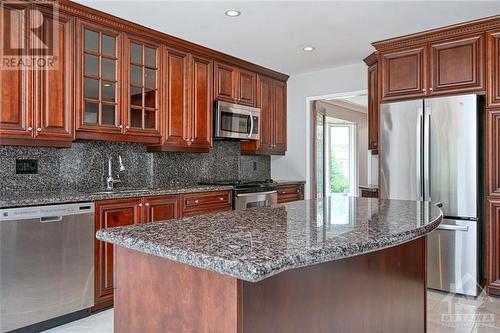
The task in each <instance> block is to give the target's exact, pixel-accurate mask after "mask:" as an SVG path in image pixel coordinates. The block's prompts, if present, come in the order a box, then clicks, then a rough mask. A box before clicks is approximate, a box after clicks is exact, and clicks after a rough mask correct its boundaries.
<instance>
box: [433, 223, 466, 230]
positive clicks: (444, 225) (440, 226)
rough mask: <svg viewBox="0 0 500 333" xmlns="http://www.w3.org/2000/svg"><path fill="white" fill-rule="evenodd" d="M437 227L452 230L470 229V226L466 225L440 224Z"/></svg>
mask: <svg viewBox="0 0 500 333" xmlns="http://www.w3.org/2000/svg"><path fill="white" fill-rule="evenodd" d="M436 229H439V230H451V231H468V230H469V227H468V226H466V225H449V224H442V225H439V226H438V227H437V228H436Z"/></svg>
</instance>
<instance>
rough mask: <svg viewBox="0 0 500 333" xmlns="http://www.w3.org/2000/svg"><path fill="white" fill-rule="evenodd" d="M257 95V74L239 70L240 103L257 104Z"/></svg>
mask: <svg viewBox="0 0 500 333" xmlns="http://www.w3.org/2000/svg"><path fill="white" fill-rule="evenodd" d="M256 95H257V74H256V73H254V72H249V71H246V70H242V69H240V70H238V101H237V102H238V103H239V104H244V105H249V106H255V103H256Z"/></svg>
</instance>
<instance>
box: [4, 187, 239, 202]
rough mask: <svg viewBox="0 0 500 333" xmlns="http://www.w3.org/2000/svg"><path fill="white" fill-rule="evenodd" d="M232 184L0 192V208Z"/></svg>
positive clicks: (183, 191)
mask: <svg viewBox="0 0 500 333" xmlns="http://www.w3.org/2000/svg"><path fill="white" fill-rule="evenodd" d="M232 189H233V187H232V186H214V185H184V186H180V185H179V186H169V187H161V188H150V189H127V188H119V187H117V188H116V190H115V191H111V192H109V191H98V192H81V191H75V190H62V191H58V192H39V193H17V194H1V195H0V208H12V207H23V206H35V205H51V204H61V203H71V202H83V201H97V200H106V199H123V198H135V197H149V196H158V195H168V194H180V193H195V192H208V191H222V190H232Z"/></svg>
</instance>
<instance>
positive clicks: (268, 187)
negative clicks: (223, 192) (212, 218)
mask: <svg viewBox="0 0 500 333" xmlns="http://www.w3.org/2000/svg"><path fill="white" fill-rule="evenodd" d="M200 184H201V185H229V186H233V209H234V210H244V209H248V208H253V207H265V206H271V205H274V204H276V203H278V191H277V189H276V187H277V184H276V183H275V182H274V181H273V180H272V179H266V180H263V181H246V180H227V181H226V180H223V181H214V182H203V183H200Z"/></svg>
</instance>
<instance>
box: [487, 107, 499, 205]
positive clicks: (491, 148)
mask: <svg viewBox="0 0 500 333" xmlns="http://www.w3.org/2000/svg"><path fill="white" fill-rule="evenodd" d="M486 114H487V121H486V122H487V131H488V133H487V138H488V144H487V146H488V153H487V160H488V195H490V196H498V197H500V109H489V110H487V111H486Z"/></svg>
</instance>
